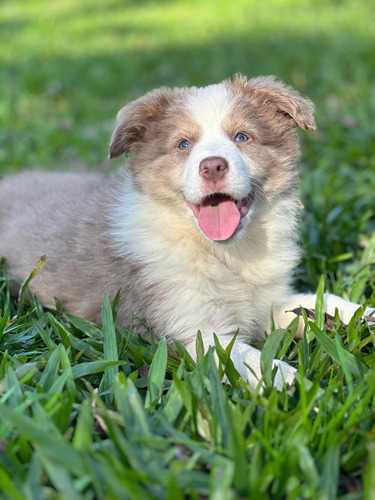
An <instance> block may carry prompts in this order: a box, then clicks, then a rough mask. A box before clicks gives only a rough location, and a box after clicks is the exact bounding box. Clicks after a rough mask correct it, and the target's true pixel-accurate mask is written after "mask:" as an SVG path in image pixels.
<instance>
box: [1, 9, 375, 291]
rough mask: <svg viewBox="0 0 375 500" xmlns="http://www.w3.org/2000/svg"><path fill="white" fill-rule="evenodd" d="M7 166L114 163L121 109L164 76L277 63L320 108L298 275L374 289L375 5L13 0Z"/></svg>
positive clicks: (5, 50)
mask: <svg viewBox="0 0 375 500" xmlns="http://www.w3.org/2000/svg"><path fill="white" fill-rule="evenodd" d="M0 23H1V27H0V44H1V50H0V60H1V65H0V175H3V174H8V173H10V172H16V171H20V170H21V169H26V168H27V169H36V168H38V169H40V168H43V169H60V170H75V171H77V170H79V171H82V170H93V169H101V170H108V171H109V170H113V169H116V168H117V167H118V166H119V165H121V164H122V163H123V160H121V159H119V160H116V161H114V162H111V163H110V162H108V161H107V160H106V155H107V145H108V142H109V139H110V135H111V132H112V128H113V125H114V119H115V116H116V113H117V111H118V109H119V108H120V107H121V106H123V105H124V104H125V103H126V102H128V101H129V100H132V99H135V98H137V97H139V96H140V95H142V94H143V93H145V92H146V91H148V90H150V89H152V88H155V87H158V86H161V85H167V86H190V85H196V86H201V85H206V84H209V83H214V82H218V81H220V80H222V79H224V78H228V77H229V76H231V75H233V74H234V73H237V72H241V73H243V74H245V75H247V76H249V77H252V76H257V75H266V74H274V75H277V76H278V77H279V78H281V79H282V80H284V81H285V82H287V83H288V84H290V85H293V86H295V87H296V88H297V89H298V90H299V91H300V92H301V93H303V94H304V95H307V96H308V97H310V99H312V100H313V102H314V103H315V105H316V112H317V122H318V127H319V128H318V131H317V132H314V133H311V132H302V131H301V132H300V138H301V144H302V148H303V157H302V162H301V195H300V197H301V200H302V203H303V204H304V205H305V210H304V212H303V213H302V237H301V242H302V245H303V246H304V248H305V259H304V263H303V264H301V266H300V268H299V269H298V270H297V274H296V278H297V286H298V287H299V288H305V287H307V288H311V287H312V288H314V287H315V286H316V284H317V280H318V279H319V276H320V274H321V273H322V272H323V273H326V274H327V277H328V282H327V287H328V288H330V289H332V290H333V291H335V292H336V293H340V294H341V295H343V296H345V297H347V298H351V299H352V300H363V299H364V297H365V295H364V294H366V295H367V296H369V295H371V292H372V291H373V289H374V286H375V285H374V274H375V272H374V267H373V263H374V260H375V241H374V236H373V232H374V226H375V222H374V211H375V201H374V200H375V124H374V117H375V2H372V1H370V0H268V1H263V2H259V1H255V0H231V1H229V0H215V1H213V0H180V1H178V0H155V1H152V0H106V1H103V0H59V1H55V2H51V1H50V0H23V1H17V0H2V1H1V3H0Z"/></svg>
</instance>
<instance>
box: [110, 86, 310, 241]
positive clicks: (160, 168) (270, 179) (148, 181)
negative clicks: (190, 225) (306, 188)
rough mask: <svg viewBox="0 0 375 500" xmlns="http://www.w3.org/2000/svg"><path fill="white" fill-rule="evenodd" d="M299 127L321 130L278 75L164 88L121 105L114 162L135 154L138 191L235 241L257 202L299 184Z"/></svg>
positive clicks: (214, 236) (212, 235) (213, 234)
mask: <svg viewBox="0 0 375 500" xmlns="http://www.w3.org/2000/svg"><path fill="white" fill-rule="evenodd" d="M297 125H299V126H301V127H302V128H305V129H312V130H314V129H315V123H314V111H313V106H312V104H311V103H310V101H308V100H306V99H304V98H302V97H301V96H300V95H299V94H298V93H297V92H296V91H294V90H292V89H290V88H289V87H287V86H285V85H284V84H283V83H281V82H278V81H276V80H275V79H274V78H273V77H260V78H255V79H252V80H246V79H245V78H244V77H237V78H236V79H235V80H234V81H233V82H230V81H224V82H222V83H220V84H218V85H210V86H208V87H204V88H195V87H192V88H186V89H173V90H172V89H168V88H162V89H159V90H155V91H152V92H149V93H148V94H146V95H145V96H144V97H141V98H140V99H138V100H137V101H134V102H132V103H130V104H128V105H127V106H125V107H124V108H122V110H121V111H120V112H119V114H118V117H117V125H116V128H115V131H114V133H113V136H112V140H111V143H110V146H109V157H110V158H114V157H116V156H119V155H120V154H122V153H125V152H126V153H130V155H131V157H130V159H129V163H128V168H129V170H130V171H131V172H132V175H133V178H134V186H135V188H136V189H137V190H139V191H140V192H143V193H144V194H146V195H148V196H151V197H152V198H153V199H154V200H155V201H156V202H161V203H168V204H169V205H170V207H171V210H179V211H180V212H181V216H183V217H188V218H190V219H192V218H193V219H194V220H196V222H197V223H198V226H199V228H200V230H201V231H202V232H203V233H204V235H205V236H206V237H207V238H209V239H210V240H214V241H231V240H234V239H236V238H237V237H240V236H241V233H242V232H243V231H244V230H245V228H246V225H247V224H248V222H249V220H250V218H251V213H252V207H253V205H254V204H255V203H257V201H261V200H262V199H265V198H267V199H268V200H270V201H271V200H272V198H273V197H274V196H277V195H280V193H282V192H283V191H286V190H288V189H290V187H294V184H295V179H296V172H295V169H296V164H297V161H298V158H299V147H298V141H297V137H296V132H295V128H296V126H297Z"/></svg>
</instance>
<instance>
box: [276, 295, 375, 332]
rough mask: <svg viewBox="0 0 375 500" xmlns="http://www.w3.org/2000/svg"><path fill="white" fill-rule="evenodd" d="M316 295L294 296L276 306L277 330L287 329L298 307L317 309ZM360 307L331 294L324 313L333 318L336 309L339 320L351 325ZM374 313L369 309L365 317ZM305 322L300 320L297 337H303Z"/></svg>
mask: <svg viewBox="0 0 375 500" xmlns="http://www.w3.org/2000/svg"><path fill="white" fill-rule="evenodd" d="M315 301H316V295H314V294H312V293H308V294H302V293H300V294H294V295H291V296H290V298H289V299H288V300H287V301H285V302H283V303H282V304H278V305H277V306H275V305H274V308H273V316H274V322H275V325H276V327H277V328H287V326H288V325H289V323H290V322H291V321H292V320H293V319H294V318H295V317H296V315H295V313H294V312H292V311H293V310H294V309H296V308H298V307H303V308H304V309H315ZM359 307H360V306H359V305H358V304H355V303H354V302H349V301H347V300H344V299H342V298H341V297H338V296H337V295H333V294H331V293H325V294H324V311H325V312H326V313H327V314H330V315H331V316H334V315H335V312H336V309H337V311H338V314H339V318H340V320H341V321H342V322H343V323H349V321H350V320H351V319H352V317H353V315H354V313H355V312H356V310H357V309H358V308H359ZM372 312H373V308H371V307H367V308H366V310H365V312H364V316H370V315H371V314H372ZM303 328H304V324H303V320H302V318H301V319H300V322H299V328H298V331H297V337H301V335H302V334H303Z"/></svg>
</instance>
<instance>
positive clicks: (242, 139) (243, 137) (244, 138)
mask: <svg viewBox="0 0 375 500" xmlns="http://www.w3.org/2000/svg"><path fill="white" fill-rule="evenodd" d="M234 140H235V142H246V141H247V140H249V138H248V137H247V135H245V134H241V133H239V134H237V135H236V137H235V138H234Z"/></svg>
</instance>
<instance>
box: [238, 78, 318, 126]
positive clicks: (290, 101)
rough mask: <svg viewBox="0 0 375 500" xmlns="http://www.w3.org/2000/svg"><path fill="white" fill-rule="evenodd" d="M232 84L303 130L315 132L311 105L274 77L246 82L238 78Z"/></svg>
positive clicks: (312, 106)
mask: <svg viewBox="0 0 375 500" xmlns="http://www.w3.org/2000/svg"><path fill="white" fill-rule="evenodd" d="M233 83H234V85H236V84H237V85H238V84H240V85H242V86H243V90H244V91H245V92H246V93H248V94H249V95H251V96H252V97H254V98H256V99H262V100H264V101H268V102H269V103H270V104H272V105H273V106H275V108H277V109H278V110H279V111H281V112H283V113H285V114H287V115H289V116H290V117H291V118H293V120H294V121H295V122H296V123H297V125H299V126H300V127H302V128H303V129H305V130H316V124H315V119H314V105H313V103H312V102H311V101H310V100H309V99H307V98H305V97H302V96H301V94H300V93H299V92H297V90H295V89H293V88H292V87H289V86H288V85H285V83H283V82H281V81H279V80H277V78H276V77H274V76H260V77H257V78H252V79H251V80H247V79H246V78H245V77H243V76H238V77H237V78H236V79H235V81H234V82H233Z"/></svg>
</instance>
